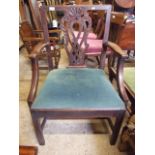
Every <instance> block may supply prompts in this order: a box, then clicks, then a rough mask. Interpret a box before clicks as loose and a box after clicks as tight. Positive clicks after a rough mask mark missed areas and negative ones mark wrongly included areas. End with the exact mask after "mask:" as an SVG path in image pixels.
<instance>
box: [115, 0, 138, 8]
mask: <svg viewBox="0 0 155 155" xmlns="http://www.w3.org/2000/svg"><path fill="white" fill-rule="evenodd" d="M115 2H116V4H117V5H119V6H120V7H122V8H133V7H134V6H135V0H115Z"/></svg>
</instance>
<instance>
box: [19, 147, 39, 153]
mask: <svg viewBox="0 0 155 155" xmlns="http://www.w3.org/2000/svg"><path fill="white" fill-rule="evenodd" d="M37 154H38V148H37V147H36V146H22V145H20V146H19V155H37Z"/></svg>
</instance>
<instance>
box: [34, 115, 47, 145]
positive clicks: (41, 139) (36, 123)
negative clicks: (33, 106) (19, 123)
mask: <svg viewBox="0 0 155 155" xmlns="http://www.w3.org/2000/svg"><path fill="white" fill-rule="evenodd" d="M32 120H33V124H34V128H35V131H36V136H37V139H38V142H39V144H40V145H44V144H45V139H44V136H43V129H42V127H41V124H40V122H39V117H36V115H35V114H32Z"/></svg>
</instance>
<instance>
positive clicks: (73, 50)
mask: <svg viewBox="0 0 155 155" xmlns="http://www.w3.org/2000/svg"><path fill="white" fill-rule="evenodd" d="M60 26H61V29H62V31H63V32H64V39H65V49H66V51H67V54H68V56H69V59H70V65H83V64H84V50H86V49H87V48H88V44H87V36H88V33H89V32H90V30H91V27H92V21H91V18H90V16H89V14H88V12H87V11H86V9H85V8H84V7H80V8H79V7H71V8H69V9H67V10H66V12H65V15H64V17H63V18H62V20H61V25H60ZM75 30H76V31H78V34H77V35H75V34H74V31H75ZM81 33H82V35H81Z"/></svg>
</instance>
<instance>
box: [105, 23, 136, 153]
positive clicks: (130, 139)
mask: <svg viewBox="0 0 155 155" xmlns="http://www.w3.org/2000/svg"><path fill="white" fill-rule="evenodd" d="M120 32H121V33H120V36H119V37H118V40H117V43H118V44H119V45H120V46H121V47H122V48H121V47H120V46H118V45H117V44H114V43H111V42H109V43H108V47H109V48H111V49H112V51H115V52H114V53H111V55H110V56H109V59H108V68H109V78H110V80H111V81H112V80H113V79H114V78H115V79H116V81H117V86H118V91H119V94H120V96H121V97H122V99H123V100H124V102H125V103H126V108H127V111H128V113H129V118H128V121H127V122H126V125H125V126H124V127H123V130H122V133H121V139H120V142H119V149H120V151H129V148H130V149H131V150H132V154H134V153H135V94H134V92H133V91H132V90H131V89H130V87H129V86H128V85H127V84H126V83H125V82H124V78H123V71H124V63H125V60H126V59H127V58H128V56H127V54H126V53H125V52H124V51H123V50H122V49H124V50H135V24H134V23H127V24H124V25H123V26H122V27H121V28H120ZM116 51H117V52H116ZM116 53H117V54H116ZM116 58H117V59H116Z"/></svg>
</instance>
